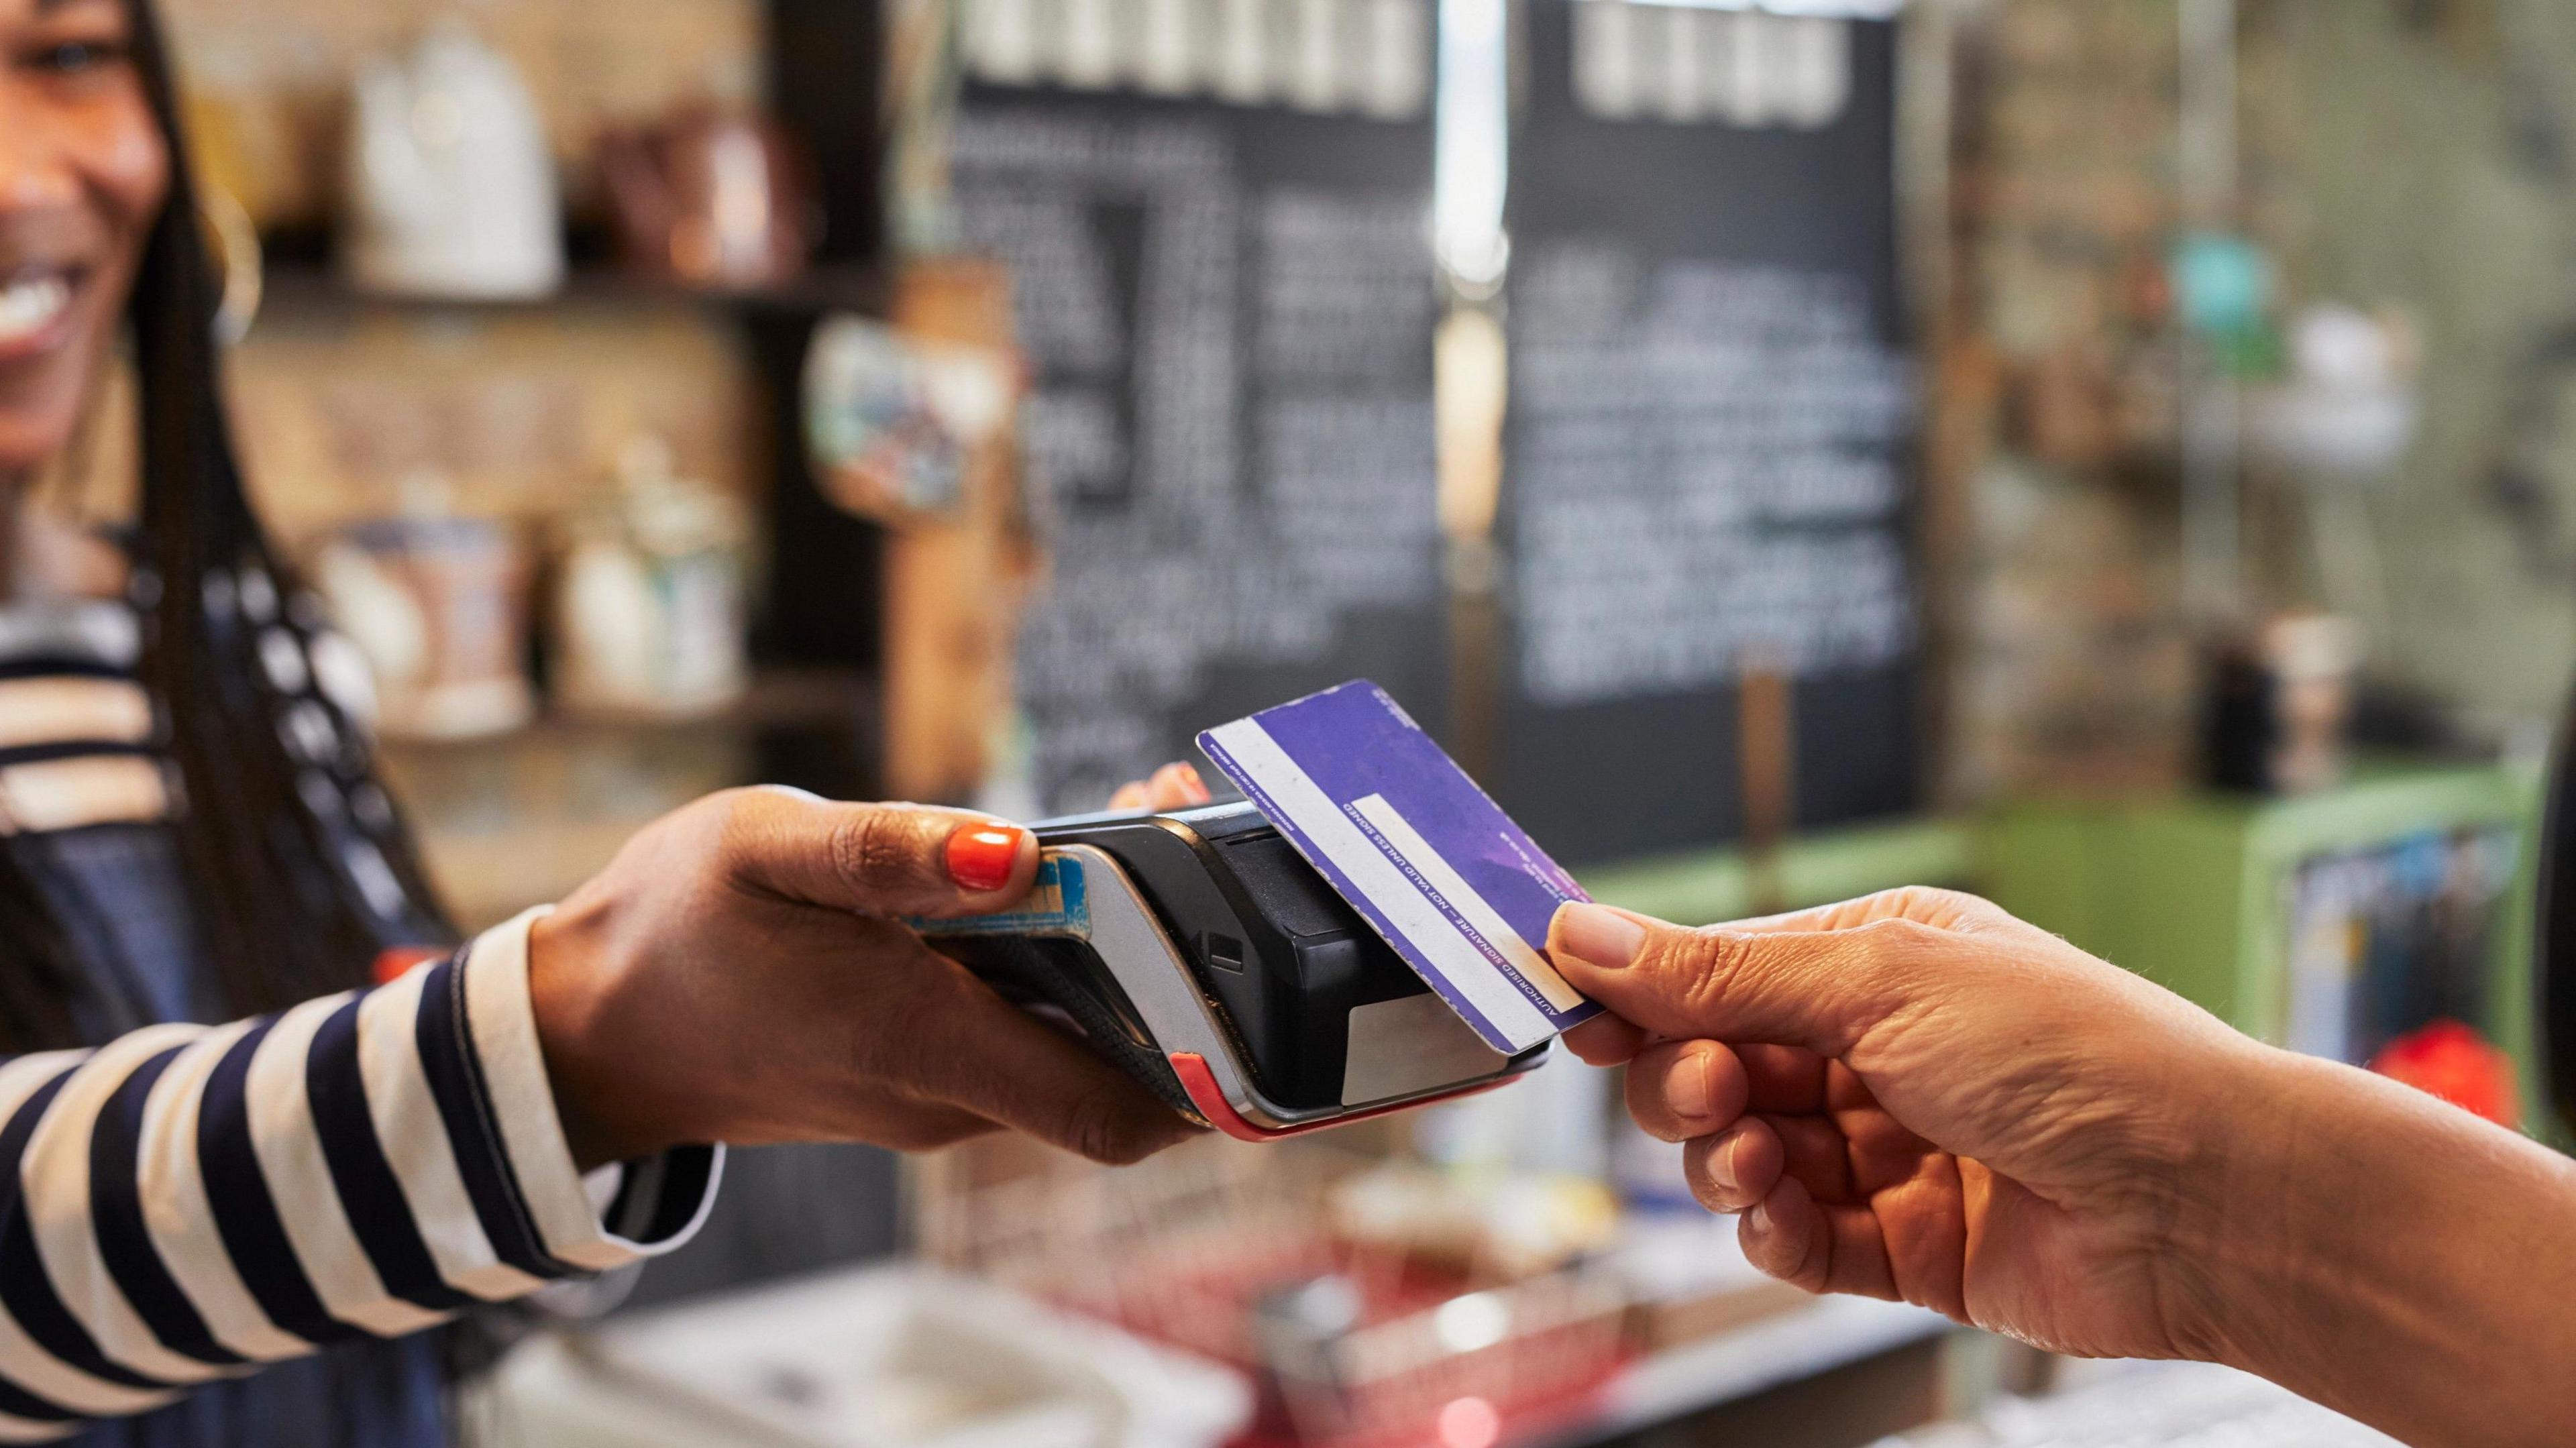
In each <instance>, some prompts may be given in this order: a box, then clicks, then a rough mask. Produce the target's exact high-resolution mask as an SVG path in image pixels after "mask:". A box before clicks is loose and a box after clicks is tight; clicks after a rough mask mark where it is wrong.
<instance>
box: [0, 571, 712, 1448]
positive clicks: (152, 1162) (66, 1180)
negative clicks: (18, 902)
mask: <svg viewBox="0 0 2576 1448" xmlns="http://www.w3.org/2000/svg"><path fill="white" fill-rule="evenodd" d="M108 607H112V606H108ZM12 612H16V611H14V610H13V611H12ZM111 617H112V616H111V615H109V614H103V613H97V612H89V613H84V614H82V615H80V618H81V620H82V621H81V625H80V627H81V628H82V629H85V630H88V631H89V632H90V633H92V634H94V635H96V636H97V637H96V638H94V639H92V642H93V643H99V644H100V647H99V648H97V649H95V650H93V653H94V654H95V657H89V658H88V659H87V660H86V664H87V665H100V664H105V665H113V664H115V663H117V662H119V660H118V659H117V658H116V654H117V652H118V651H117V649H116V648H115V647H113V646H112V645H113V643H114V640H115V638H116V636H117V635H116V628H115V626H114V624H113V623H112V622H108V623H102V622H101V620H102V619H109V618H111ZM24 619H25V615H23V614H21V615H20V616H19V618H17V619H14V620H12V619H6V618H4V617H0V665H7V664H11V662H12V660H13V658H14V660H15V662H14V665H13V666H10V667H5V668H0V844H5V845H7V846H8V847H10V848H12V849H16V850H20V851H38V852H42V853H43V856H44V875H45V878H46V879H47V880H48V881H50V882H51V884H52V887H53V889H54V890H56V891H57V892H60V891H73V892H78V891H84V890H85V891H87V892H88V893H89V894H90V895H91V896H93V897H98V898H94V899H93V900H92V901H91V904H92V905H94V906H95V907H96V908H94V909H91V910H90V911H88V912H87V913H88V914H89V916H91V917H94V920H93V929H94V932H95V933H97V934H99V935H101V936H102V937H103V938H108V937H113V938H112V939H108V940H107V945H106V946H102V947H101V951H102V952H103V953H105V954H108V955H112V956H113V955H126V956H147V957H148V956H149V954H150V950H149V948H148V946H149V940H150V939H151V938H152V931H153V930H154V929H155V928H156V926H155V924H154V921H153V919H152V918H151V917H152V916H153V915H154V913H155V911H156V910H158V909H164V908H167V906H168V901H167V900H166V899H163V900H159V901H155V900H152V899H148V898H145V897H149V896H151V895H153V894H154V893H155V892H154V890H153V888H151V886H152V878H151V877H152V876H154V875H155V874H156V873H158V872H157V871H155V870H153V869H150V868H144V869H139V870H137V869H131V868H129V869H125V870H122V871H119V870H103V869H101V868H99V867H98V866H97V865H96V864H95V862H94V861H91V860H90V859H89V857H90V856H93V855H96V854H98V853H100V852H101V851H107V852H110V853H113V852H117V851H124V852H127V853H128V854H132V853H133V852H135V851H138V850H141V851H144V852H145V853H144V854H142V855H140V856H137V858H143V859H145V860H146V861H147V863H148V862H149V860H150V858H151V857H150V856H149V853H148V847H149V846H150V844H151V842H152V841H153V840H154V839H155V838H156V836H155V834H154V830H155V829H156V827H157V826H159V825H160V823H161V817H162V815H163V814H165V813H166V811H167V808H168V805H167V798H166V790H165V789H164V788H163V776H162V774H161V762H160V761H159V760H158V759H157V758H154V757H152V756H151V754H150V753H149V751H148V750H147V749H145V748H143V747H142V746H143V743H144V740H145V738H146V736H145V734H144V732H143V731H144V730H145V729H146V728H147V727H148V721H149V718H150V711H149V708H148V703H147V701H143V700H142V699H141V698H140V690H139V689H138V688H137V687H136V686H135V685H134V684H133V683H132V681H131V680H130V679H126V678H118V677H115V676H114V674H113V672H112V670H111V669H109V668H105V667H90V666H84V667H82V668H78V669H71V670H66V671H63V672H59V673H58V672H54V671H50V670H47V669H45V668H42V667H40V666H38V664H36V663H34V662H31V661H32V660H40V659H42V658H44V657H50V656H52V655H54V654H58V653H59V652H60V651H61V650H62V649H63V648H65V647H66V643H65V638H64V637H63V636H61V635H62V631H61V630H60V629H59V628H54V629H50V630H40V631H39V632H40V633H45V634H46V635H47V637H46V639H45V642H44V646H43V647H42V648H38V649H36V650H35V652H34V653H32V654H31V653H29V652H28V650H27V649H26V648H25V647H19V648H14V649H13V648H12V647H10V645H11V644H12V643H13V642H16V643H19V644H22V645H23V643H24V640H23V639H18V638H17V637H16V635H18V634H23V633H25V632H26V630H25V629H24V628H23V627H20V625H22V624H23V623H24ZM56 622H57V623H59V622H60V620H56ZM121 832H122V833H121ZM85 862H86V863H85ZM102 880H104V881H108V882H109V883H108V884H106V885H102V884H101V881H102ZM128 883H131V884H132V885H134V886H137V887H141V888H140V889H139V891H138V892H137V893H136V895H135V898H134V899H132V900H131V901H130V902H129V901H128V900H126V899H124V898H122V897H123V896H125V894H126V893H127V889H126V885H127V884H128ZM164 883H165V884H166V882H164ZM159 893H160V894H161V895H163V896H167V895H168V894H169V892H168V891H167V890H166V889H162V890H160V892H159ZM128 904H131V905H133V906H135V907H138V908H134V909H130V910H129V909H127V908H124V907H125V906H126V905H128ZM540 913H541V912H535V911H532V912H530V913H529V914H527V915H525V916H522V917H520V918H519V919H518V920H515V921H513V922H511V923H510V924H508V925H504V926H501V927H499V928H497V929H495V930H492V931H490V932H488V933H486V934H485V935H484V936H482V937H481V938H480V939H478V940H476V941H475V942H474V943H473V944H471V945H469V946H468V947H466V948H465V949H464V950H462V951H459V952H457V953H456V954H455V955H454V956H453V957H451V958H449V959H448V960H446V961H444V962H441V963H438V964H436V965H432V966H427V967H423V968H420V969H416V970H414V971H412V972H411V973H409V974H408V975H405V976H403V977H401V978H400V979H399V980H396V981H395V982H393V983H392V984H390V985H385V986H382V987H379V988H376V989H374V990H369V991H354V992H349V993H346V994H342V995H338V996H332V997H329V998H326V999H322V1000H316V1001H310V1002H307V1003H305V1004H303V1005H300V1006H297V1007H296V1008H294V1009H292V1010H289V1011H286V1012H283V1013H282V1014H279V1015H277V1016H274V1017H266V1018H262V1019H258V1020H252V1021H238V1022H234V1023H231V1024H225V1025H205V1024H192V1023H188V1022H186V1021H183V1020H165V1023H162V1024H151V1025H145V1026H142V1027H141V1028H140V1029H133V1030H129V1031H127V1032H125V1033H124V1034H122V1035H118V1036H116V1037H115V1038H114V1039H112V1040H109V1041H108V1042H107V1043H106V1044H104V1045H102V1046H100V1047H98V1048H96V1049H94V1050H88V1051H62V1052H48V1053H44V1054H40V1055H31V1056H22V1057H18V1058H16V1059H13V1060H9V1061H6V1062H5V1063H0V1163H14V1164H15V1171H14V1173H9V1174H0V1443H11V1442H38V1441H45V1440H50V1439H55V1438H61V1437H64V1436H67V1435H69V1434H71V1433H73V1432H74V1431H76V1430H78V1429H79V1428H81V1427H82V1426H83V1424H84V1422H85V1421H86V1420H93V1419H115V1418H126V1417H130V1416H132V1415H136V1414H142V1413H147V1412H150V1411H152V1410H154V1409H157V1408H160V1407H162V1406H163V1405H165V1404H169V1403H171V1402H173V1401H174V1400H176V1399H179V1398H181V1397H183V1396H185V1395H186V1394H188V1393H189V1391H190V1390H191V1389H193V1388H199V1387H202V1386H205V1385H210V1384H216V1383H220V1382H226V1381H229V1380H233V1379H238V1378H242V1377H244V1376H246V1375H249V1374H254V1373H256V1372H258V1371H259V1370H260V1369H261V1368H262V1367H264V1366H266V1365H269V1364H273V1363H279V1362H282V1361H285V1360H288V1359H293V1358H298V1357H302V1356H304V1355H307V1354H310V1353H313V1352H315V1351H316V1350H317V1349H318V1348H320V1347H322V1346H324V1345H327V1344H331V1343H335V1342H341V1341H344V1340H348V1339H352V1338H357V1337H362V1336H374V1337H382V1338H390V1337H398V1336H402V1335H405V1334H410V1333H415V1332H418V1331H420V1330H422V1329H425V1328H429V1327H432V1326H435V1325H437V1324H439V1323H441V1322H443V1321H445V1320H446V1319H447V1318H448V1317H450V1316H452V1315H453V1314H455V1313H457V1312H458V1311H460V1310H463V1309H466V1308H470V1307H473V1306H475V1305H477V1304H481V1303H492V1302H500V1301H506V1300H508V1299H511V1298H515V1297H519V1296H523V1295H525V1294H527V1293H529V1292H532V1291H534V1290H536V1289H537V1288H539V1287H542V1286H544V1285H545V1284H546V1283H548V1282H550V1281H554V1280H558V1279H562V1278H566V1277H572V1276H578V1275H584V1274H589V1273H595V1272H599V1271H603V1270H606V1269H610V1268H614V1267H617V1266H621V1265H623V1264H625V1263H628V1262H632V1261H635V1260H637V1259H639V1258H642V1257H645V1256H650V1255H653V1254H656V1253H659V1252H663V1251H667V1250H669V1249H671V1248H673V1247H675V1246H677V1245H679V1244H680V1243H681V1242H682V1241H684V1240H686V1238H687V1237H688V1235H689V1234H690V1232H691V1231H693V1230H694V1228H695V1226H696V1224H697V1222H698V1221H699V1219H700V1218H701V1217H702V1216H703V1215H704V1212H705V1210H706V1207H707V1205H708V1203H709V1202H710V1200H711V1199H712V1194H713V1191H714V1187H715V1182H716V1178H717V1175H718V1172H719V1170H720V1166H721V1148H692V1149H687V1150H682V1151H678V1152H674V1153H671V1154H670V1155H668V1156H666V1157H663V1158H659V1159H657V1160H654V1161H651V1162H646V1163H639V1164H632V1165H629V1166H627V1167H623V1168H612V1169H610V1170H609V1171H607V1172H605V1173H597V1174H594V1175H593V1177H592V1178H590V1179H588V1180H585V1179H584V1177H583V1176H582V1175H581V1174H580V1173H579V1172H578V1170H577V1169H576V1168H575V1166H574V1163H573V1159H572V1155H571V1152H570V1150H569V1149H568V1147H567V1146H566V1143H565V1140H564V1134H563V1129H562V1125H561V1123H560V1121H559V1120H558V1118H557V1116H556V1113H555V1107H554V1098H553V1092H552V1088H551V1086H550V1083H549V1082H548V1079H547V1076H546V1070H545V1061H544V1057H543V1054H542V1052H541V1050H540V1048H539V1043H538V1039H537V1033H536V1022H535V1016H534V1012H533V1009H532V1007H531V1004H530V1000H529V994H528V969H527V941H528V930H529V927H530V925H531V924H532V923H533V922H534V920H535V919H536V918H537V916H538V914H540ZM137 932H140V934H138V933H137ZM165 933H166V932H165ZM128 937H132V939H129V938H128ZM134 940H140V941H142V942H143V944H142V945H140V946H137V945H135V944H133V941H134ZM110 947H114V948H110ZM171 973H172V972H171V971H170V970H168V969H166V968H165V969H161V970H159V971H158V972H157V973H156V971H155V970H154V969H152V968H150V967H145V968H142V969H140V971H139V973H137V974H136V975H135V977H134V978H132V979H129V980H126V981H124V982H121V983H119V986H120V990H121V993H122V995H123V997H125V998H127V999H128V1000H129V1002H139V1003H140V1004H130V1005H129V1008H128V1013H129V1014H133V1013H140V1014H141V1015H143V1016H144V1017H145V1018H153V1017H159V1018H166V1017H169V1016H172V1015H179V1014H184V1013H185V1012H186V1010H187V1009H188V1006H187V1003H188V1002H189V1001H190V1000H191V999H195V998H200V995H201V993H200V992H198V991H197V990H195V989H194V988H193V987H192V986H191V985H190V984H189V983H188V982H186V981H184V980H183V981H177V982H173V981H172V980H170V979H167V978H166V977H168V976H169V975H170V974H171Z"/></svg>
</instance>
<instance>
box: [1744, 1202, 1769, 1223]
mask: <svg viewBox="0 0 2576 1448" xmlns="http://www.w3.org/2000/svg"><path fill="white" fill-rule="evenodd" d="M1744 1225H1746V1226H1748V1227H1751V1228H1752V1229H1753V1230H1754V1231H1756V1232H1768V1231H1770V1230H1771V1199H1770V1198H1768V1197H1765V1198H1763V1199H1762V1200H1761V1201H1758V1202H1755V1203H1754V1204H1753V1206H1752V1207H1751V1208H1750V1209H1749V1210H1747V1211H1746V1212H1745V1214H1744Z"/></svg>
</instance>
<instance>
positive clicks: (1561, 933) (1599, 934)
mask: <svg viewBox="0 0 2576 1448" xmlns="http://www.w3.org/2000/svg"><path fill="white" fill-rule="evenodd" d="M1548 948H1549V949H1550V950H1551V951H1557V950H1561V951H1564V952H1565V953H1566V954H1568V955H1571V956H1573V957H1574V958H1575V959H1577V960H1580V961H1582V962H1583V963H1584V964H1586V965H1589V966H1592V967H1593V968H1595V969H1597V970H1625V969H1627V968H1628V965H1629V963H1630V962H1631V961H1634V960H1635V959H1636V958H1637V952H1638V951H1640V950H1643V949H1645V948H1646V927H1644V926H1642V925H1640V924H1638V923H1637V922H1636V921H1634V920H1631V919H1629V918H1628V917H1627V916H1625V915H1622V914H1620V913H1618V912H1617V911H1615V910H1605V909H1603V908H1602V907H1601V906H1598V905H1585V904H1581V903H1579V902H1578V903H1569V904H1565V905H1560V906H1558V907H1557V909H1556V923H1555V924H1554V925H1553V926H1551V927H1550V928H1549V930H1548Z"/></svg>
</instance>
